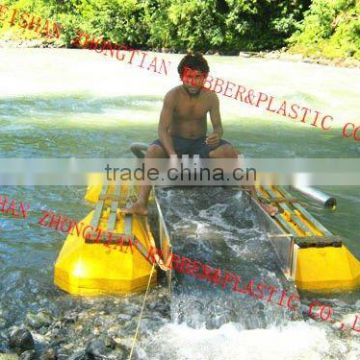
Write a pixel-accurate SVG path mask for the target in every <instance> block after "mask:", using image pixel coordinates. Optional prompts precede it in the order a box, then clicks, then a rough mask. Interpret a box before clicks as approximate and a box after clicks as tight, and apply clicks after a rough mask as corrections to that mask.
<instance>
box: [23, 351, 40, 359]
mask: <svg viewBox="0 0 360 360" xmlns="http://www.w3.org/2000/svg"><path fill="white" fill-rule="evenodd" d="M19 359H20V360H36V359H37V356H36V352H35V350H27V351H24V352H23V353H22V354H21V355H20V358H19Z"/></svg>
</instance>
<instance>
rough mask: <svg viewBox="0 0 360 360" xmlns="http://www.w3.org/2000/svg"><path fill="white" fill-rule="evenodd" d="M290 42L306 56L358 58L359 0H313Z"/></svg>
mask: <svg viewBox="0 0 360 360" xmlns="http://www.w3.org/2000/svg"><path fill="white" fill-rule="evenodd" d="M289 42H290V44H291V51H292V52H302V53H304V54H305V55H307V56H324V57H327V58H346V57H355V58H357V59H360V0H330V1H329V0H313V3H312V5H311V7H310V9H309V11H308V12H307V13H306V14H305V18H304V21H303V23H302V24H301V25H300V26H299V28H298V31H297V32H295V34H294V35H293V36H292V37H291V38H290V40H289Z"/></svg>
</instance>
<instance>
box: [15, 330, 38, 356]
mask: <svg viewBox="0 0 360 360" xmlns="http://www.w3.org/2000/svg"><path fill="white" fill-rule="evenodd" d="M9 346H10V347H11V348H14V349H15V350H16V352H17V353H18V354H20V353H22V352H23V351H26V350H33V349H34V339H33V337H32V335H31V332H30V331H29V330H28V329H25V328H15V329H14V330H13V331H12V332H11V334H10V338H9Z"/></svg>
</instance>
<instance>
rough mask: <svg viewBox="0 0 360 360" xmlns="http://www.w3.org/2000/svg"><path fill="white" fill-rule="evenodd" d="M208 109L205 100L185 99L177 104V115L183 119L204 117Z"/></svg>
mask: <svg viewBox="0 0 360 360" xmlns="http://www.w3.org/2000/svg"><path fill="white" fill-rule="evenodd" d="M208 111H209V106H208V105H207V103H206V102H205V101H192V102H191V101H183V102H181V103H179V104H177V105H176V106H175V116H176V117H177V118H181V119H203V118H204V117H206V114H207V112H208Z"/></svg>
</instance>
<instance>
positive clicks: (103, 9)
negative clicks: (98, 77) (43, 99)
mask: <svg viewBox="0 0 360 360" xmlns="http://www.w3.org/2000/svg"><path fill="white" fill-rule="evenodd" d="M2 4H5V5H7V6H9V7H16V8H17V9H19V11H22V12H29V13H31V14H34V15H37V16H41V17H42V18H43V19H48V18H50V19H52V20H53V21H57V22H59V23H61V25H62V26H63V30H62V36H61V39H60V43H61V44H63V45H65V46H70V43H71V40H72V39H73V38H74V37H75V34H76V32H77V30H78V29H81V30H82V31H84V32H87V33H89V34H91V35H93V36H94V37H97V38H99V37H103V38H104V39H107V40H111V41H112V42H116V43H125V44H127V45H130V46H133V47H141V48H145V49H154V50H159V49H161V48H167V49H170V50H171V51H174V52H184V51H186V50H200V51H203V52H207V51H210V52H220V53H223V54H237V53H238V52H239V51H260V50H275V49H280V48H282V47H284V46H289V47H290V51H291V52H295V53H297V52H300V53H303V54H305V55H307V56H323V57H328V58H345V57H355V58H357V59H360V0H312V1H311V0H284V1H274V0H16V1H15V0H5V1H3V2H2ZM19 14H20V12H19ZM0 17H1V15H0ZM19 17H20V15H19ZM9 34H10V35H9ZM0 36H1V37H2V38H6V39H9V38H30V39H31V38H39V35H37V34H36V33H34V31H32V32H31V31H28V30H23V29H21V28H19V27H16V26H10V25H9V24H8V22H6V19H5V20H3V21H0Z"/></svg>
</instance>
